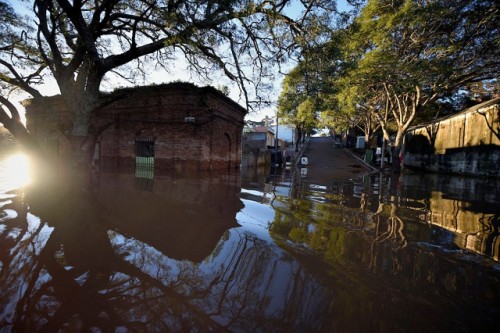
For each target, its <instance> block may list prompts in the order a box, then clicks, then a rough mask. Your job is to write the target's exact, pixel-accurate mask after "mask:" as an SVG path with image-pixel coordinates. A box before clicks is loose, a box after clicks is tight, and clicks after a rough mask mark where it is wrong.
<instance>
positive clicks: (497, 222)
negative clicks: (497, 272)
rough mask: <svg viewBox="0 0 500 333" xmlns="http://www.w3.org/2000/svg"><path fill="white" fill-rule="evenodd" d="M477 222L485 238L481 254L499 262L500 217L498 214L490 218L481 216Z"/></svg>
mask: <svg viewBox="0 0 500 333" xmlns="http://www.w3.org/2000/svg"><path fill="white" fill-rule="evenodd" d="M479 222H480V223H481V224H482V226H483V228H484V229H483V230H484V231H485V232H486V237H485V239H484V243H483V244H484V245H483V249H481V250H482V251H481V253H484V254H485V255H487V256H490V257H492V258H494V259H495V260H497V261H498V260H500V241H499V237H498V236H499V235H500V216H499V215H498V214H495V215H491V216H483V217H482V218H480V219H479Z"/></svg>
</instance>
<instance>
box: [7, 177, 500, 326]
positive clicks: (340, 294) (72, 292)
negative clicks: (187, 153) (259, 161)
mask: <svg viewBox="0 0 500 333" xmlns="http://www.w3.org/2000/svg"><path fill="white" fill-rule="evenodd" d="M442 180H444V183H443V182H439V181H438V180H435V179H433V178H432V177H420V176H405V177H403V178H400V179H387V178H384V177H379V176H378V175H371V176H367V177H364V178H355V179H352V180H345V181H340V180H334V181H333V182H332V183H329V184H311V183H308V182H307V177H301V175H300V171H298V172H295V173H294V172H287V171H283V170H282V171H279V170H273V171H272V172H271V171H269V170H267V171H264V172H263V171H261V170H254V169H251V170H244V173H243V174H241V175H240V174H238V173H237V174H223V175H219V174H204V175H202V177H185V176H183V177H181V176H168V175H164V176H160V175H155V177H154V179H149V178H148V179H143V178H136V177H135V175H133V174H132V175H125V174H102V175H101V177H100V183H99V185H98V186H97V187H96V188H95V191H93V193H87V194H86V195H85V196H82V195H81V194H79V195H77V194H76V193H74V192H71V191H69V190H68V189H66V190H64V191H55V190H51V189H48V188H40V189H37V188H31V189H30V190H26V189H23V188H21V189H19V190H18V191H17V192H13V193H11V194H9V195H4V196H3V197H2V199H0V207H1V211H2V213H1V215H0V309H2V310H1V312H0V331H6V332H9V331H33V332H34V331H50V332H53V331H87V330H89V331H141V332H142V331H154V332H157V331H159V332H163V331H174V332H181V331H182V332H184V331H186V332H187V331H193V332H196V331H231V332H259V331H261V332H271V331H272V332H306V331H307V332H332V331H363V332H364V331H408V330H409V331H414V330H432V331H445V330H446V331H471V330H481V329H484V328H487V327H491V326H490V325H493V324H495V323H496V319H497V318H498V315H500V305H499V304H500V266H499V265H500V264H498V263H496V262H495V260H498V242H497V240H496V239H497V238H498V237H497V235H498V210H497V208H495V207H496V206H495V205H494V204H492V202H491V201H487V200H490V199H491V200H493V203H497V201H495V200H498V198H499V196H497V195H493V196H491V192H492V191H493V192H494V191H495V190H494V189H492V188H488V192H489V193H488V194H485V193H483V194H481V190H480V188H481V186H485V184H482V183H481V184H472V183H470V182H463V181H458V180H454V179H442ZM145 181H147V182H146V183H145ZM463 188H469V189H470V188H474V189H475V192H476V193H475V194H472V193H471V192H472V190H468V191H462V192H468V193H466V194H464V196H465V197H460V195H459V194H458V193H459V192H457V190H459V189H463ZM482 201H483V203H486V205H485V206H484V207H483V206H482V205H481V202H482ZM450 207H451V208H452V210H451V211H450V210H449V209H450ZM447 214H448V215H447ZM449 214H451V215H450V216H451V217H453V218H450V217H449ZM436 216H440V217H441V216H443V218H442V220H440V219H438V218H436ZM463 235H467V237H465V236H463ZM471 237H475V238H474V239H479V238H480V237H482V238H481V241H480V242H479V243H480V244H482V245H481V246H472V247H469V245H470V244H471V243H473V244H479V243H478V242H471V241H470V239H471ZM463 239H468V241H467V242H465V243H464V242H463V241H462V240H463ZM471 250H473V251H471ZM478 253H481V255H478ZM495 253H496V255H495ZM360 318H362V320H360Z"/></svg>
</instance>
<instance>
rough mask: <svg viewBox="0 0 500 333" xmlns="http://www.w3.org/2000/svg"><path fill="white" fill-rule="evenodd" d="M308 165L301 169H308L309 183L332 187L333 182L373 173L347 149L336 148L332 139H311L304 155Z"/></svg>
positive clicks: (307, 178)
mask: <svg viewBox="0 0 500 333" xmlns="http://www.w3.org/2000/svg"><path fill="white" fill-rule="evenodd" d="M302 157H307V159H308V164H307V165H305V166H301V165H300V162H299V167H301V168H307V176H306V177H304V178H305V179H306V180H307V181H308V182H309V183H314V184H318V185H330V184H331V183H332V180H338V179H349V178H352V177H354V176H360V175H362V174H365V173H369V172H371V171H372V169H370V168H369V167H368V166H366V165H365V164H364V163H363V162H362V161H360V160H359V159H357V158H356V157H354V156H353V155H352V153H350V152H349V151H348V150H347V149H345V148H335V147H334V141H333V139H332V138H330V137H317V138H310V139H309V142H308V143H307V146H306V147H305V149H304V152H303V153H302Z"/></svg>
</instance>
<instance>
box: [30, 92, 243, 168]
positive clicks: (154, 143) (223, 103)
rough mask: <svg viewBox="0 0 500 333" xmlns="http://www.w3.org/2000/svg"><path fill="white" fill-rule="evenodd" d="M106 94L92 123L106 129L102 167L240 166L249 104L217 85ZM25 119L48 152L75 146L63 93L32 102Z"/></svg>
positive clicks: (99, 156)
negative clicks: (105, 101) (69, 137)
mask: <svg viewBox="0 0 500 333" xmlns="http://www.w3.org/2000/svg"><path fill="white" fill-rule="evenodd" d="M117 96H119V97H118V98H117ZM102 98H103V99H108V101H109V104H107V105H106V106H105V107H102V108H101V109H99V110H97V111H96V112H95V113H94V115H93V116H92V125H91V127H92V128H94V129H96V128H101V129H102V128H104V130H103V131H102V132H101V133H100V134H99V136H98V139H97V142H96V147H95V154H94V160H95V163H96V164H97V165H99V167H100V168H101V169H105V170H109V169H120V170H134V168H135V169H136V170H137V167H138V166H140V165H142V164H144V165H149V166H152V168H153V169H154V170H155V171H159V170H177V171H183V170H215V169H231V168H238V167H239V166H240V163H241V135H242V131H243V125H244V122H243V118H244V117H245V115H246V109H244V108H243V107H241V106H240V105H239V104H238V103H236V102H234V101H233V100H231V99H230V98H228V97H226V96H225V95H224V94H222V93H221V92H219V91H218V90H217V89H215V88H212V87H197V86H195V85H193V84H189V83H171V84H165V85H159V86H150V87H139V88H135V89H126V90H122V91H120V92H115V93H114V94H111V95H106V96H103V97H102ZM115 99H116V100H115ZM49 109H50V110H49ZM26 118H27V127H28V130H29V131H30V132H31V134H32V135H34V136H35V137H36V138H37V139H38V141H39V142H41V143H42V145H43V146H45V148H46V149H47V150H48V151H51V152H52V153H54V154H55V155H57V156H60V155H64V153H65V151H67V150H68V149H70V146H69V142H67V140H66V139H65V136H64V133H63V131H64V129H65V128H66V129H67V128H70V127H69V126H70V122H69V121H70V117H69V112H68V110H67V108H66V107H65V105H64V102H63V100H62V98H61V97H60V96H55V97H48V98H46V99H45V100H44V102H43V103H30V104H29V103H28V104H27V105H26Z"/></svg>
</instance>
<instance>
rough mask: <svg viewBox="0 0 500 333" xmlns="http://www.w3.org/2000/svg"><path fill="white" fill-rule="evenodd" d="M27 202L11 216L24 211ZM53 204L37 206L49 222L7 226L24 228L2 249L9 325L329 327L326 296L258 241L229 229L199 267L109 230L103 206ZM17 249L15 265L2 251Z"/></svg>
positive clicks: (86, 201)
mask: <svg viewBox="0 0 500 333" xmlns="http://www.w3.org/2000/svg"><path fill="white" fill-rule="evenodd" d="M220 186H222V185H220V184H219V187H220ZM19 198H20V197H17V198H16V201H15V202H14V203H13V204H12V205H11V206H10V207H9V208H10V209H15V210H16V211H19V212H21V211H22V207H18V206H19V200H18V199H19ZM75 198H77V199H78V200H75ZM53 203H54V205H53V206H50V205H47V206H46V203H44V205H41V204H40V203H37V201H36V200H34V201H32V202H31V203H30V209H32V210H33V212H36V214H37V215H38V216H40V217H41V219H40V220H38V224H37V225H34V226H33V223H31V226H29V225H30V223H29V221H28V217H29V216H33V215H31V213H28V214H18V217H16V218H14V219H11V220H10V221H9V223H6V225H14V224H15V225H16V227H15V228H14V227H12V229H13V230H14V229H16V230H23V231H22V233H23V236H19V237H16V238H15V239H13V240H12V242H11V243H6V242H2V243H0V250H1V251H2V257H1V258H2V261H5V263H4V262H2V266H1V267H0V268H1V274H0V286H1V288H2V298H4V297H5V298H7V302H8V304H6V306H5V308H7V307H9V306H12V307H13V310H12V311H11V315H10V316H8V317H3V318H0V323H1V325H2V327H9V329H11V330H12V331H40V330H41V331H51V332H52V331H59V330H71V331H90V330H101V331H115V330H116V329H117V328H118V327H122V328H125V329H127V330H129V331H192V330H195V331H207V330H208V331H221V332H223V331H238V330H248V329H255V330H257V331H258V330H263V331H272V330H274V329H275V328H276V327H278V328H280V330H282V331H291V330H292V331H293V330H294V327H311V328H315V327H316V328H317V327H318V326H317V325H318V323H321V322H322V320H319V319H318V318H319V317H321V316H323V317H324V311H325V310H324V309H322V307H321V305H322V304H324V299H325V297H328V293H325V291H324V289H323V288H322V287H321V286H320V285H319V284H318V283H317V281H316V280H315V279H314V277H312V276H308V275H306V273H305V272H304V271H303V268H302V267H301V266H300V265H298V264H297V263H295V262H294V261H293V260H290V258H289V257H287V256H286V255H284V254H283V253H281V251H279V250H278V249H277V248H276V247H274V246H270V245H271V244H269V243H267V241H263V240H261V239H259V238H258V237H257V236H256V235H254V234H251V233H247V232H243V231H240V230H239V229H231V230H229V231H226V233H225V234H224V236H223V238H222V239H221V241H220V242H219V244H218V245H217V246H216V248H215V250H214V251H213V252H212V254H211V255H210V256H209V257H207V258H206V259H205V260H204V261H202V262H200V263H196V264H195V263H192V262H190V261H187V260H174V259H172V258H169V257H167V256H165V254H164V253H162V252H161V251H159V250H158V249H156V248H155V247H153V246H151V245H150V244H147V243H145V242H143V241H141V240H139V239H136V238H134V235H133V234H128V235H125V234H122V233H120V232H119V230H117V229H111V226H112V223H110V221H109V219H110V218H111V217H110V216H109V214H107V213H106V209H105V207H102V206H100V205H99V204H98V203H96V202H93V201H92V199H91V198H82V197H81V196H73V195H70V196H68V195H61V196H57V197H56V199H55V200H54V201H53ZM42 206H43V207H42ZM25 207H27V206H26V205H25ZM3 208H4V209H5V208H6V206H4V207H3ZM226 208H227V207H226ZM215 209H217V210H218V209H220V207H215ZM45 221H48V223H49V224H50V228H49V227H48V225H47V223H46V222H45ZM30 233H31V234H30ZM20 234H21V232H20V231H18V235H20ZM5 235H6V234H5V233H0V237H5ZM42 236H43V237H42ZM5 238H6V239H7V238H8V237H5ZM38 238H43V239H38ZM2 240H3V239H0V241H2ZM14 249H15V250H16V253H15V254H14V255H13V258H12V259H9V260H11V261H12V264H9V263H7V261H6V260H4V258H8V257H6V256H4V253H13V250H14ZM283 271H287V272H288V274H287V275H285V276H284V275H283V273H282V272H283ZM13 281H22V283H21V284H16V285H15V286H14V287H13V288H12V293H9V294H7V293H6V292H5V291H4V290H5V289H4V287H5V286H8V285H9V284H11V282H13ZM16 295H18V296H16ZM303 301H305V302H306V303H302V302H303Z"/></svg>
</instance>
